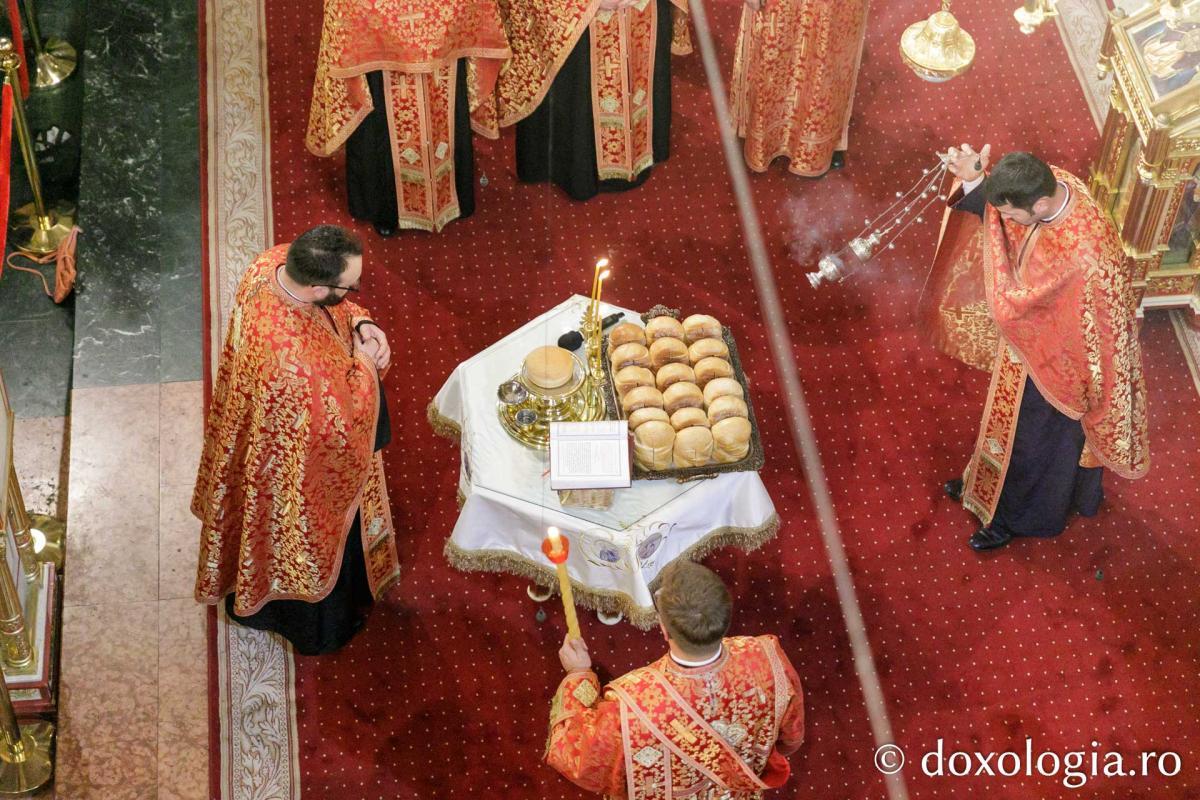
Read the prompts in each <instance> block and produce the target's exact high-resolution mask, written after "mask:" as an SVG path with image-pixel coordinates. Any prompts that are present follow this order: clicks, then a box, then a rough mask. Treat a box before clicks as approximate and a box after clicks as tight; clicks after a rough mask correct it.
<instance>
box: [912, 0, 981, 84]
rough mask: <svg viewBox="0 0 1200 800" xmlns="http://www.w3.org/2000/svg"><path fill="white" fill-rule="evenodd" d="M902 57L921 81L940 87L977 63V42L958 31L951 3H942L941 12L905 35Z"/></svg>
mask: <svg viewBox="0 0 1200 800" xmlns="http://www.w3.org/2000/svg"><path fill="white" fill-rule="evenodd" d="M900 54H901V56H903V58H904V63H906V64H908V66H909V68H910V69H912V71H913V72H915V73H917V75H918V76H919V77H920V78H922V79H923V80H927V81H930V82H932V83H940V82H942V81H948V80H950V79H951V78H953V77H954V76H956V75H961V74H962V73H964V72H966V71H967V69H968V68H969V67H970V66H971V62H972V61H974V60H975V40H974V39H972V38H971V35H970V34H969V33H967V32H966V31H964V30H963V29H962V28H961V27H959V24H958V20H957V19H955V18H954V15H953V14H951V13H950V3H949V2H948V0H943V2H942V9H941V10H940V11H936V12H934V13H933V14H932V15H931V16H930V17H929V19H927V20H924V21H922V22H915V23H913V24H912V25H909V26H908V28H907V29H906V30H905V31H904V34H903V35H902V36H901V37H900Z"/></svg>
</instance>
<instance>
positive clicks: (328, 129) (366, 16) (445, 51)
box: [305, 0, 509, 230]
mask: <svg viewBox="0 0 1200 800" xmlns="http://www.w3.org/2000/svg"><path fill="white" fill-rule="evenodd" d="M508 56H509V49H508V43H507V42H506V41H505V38H504V30H503V28H502V26H501V23H500V16H499V11H498V9H497V6H496V2H495V0H386V1H385V2H376V1H368V0H325V24H324V28H323V29H322V32H321V50H320V54H319V55H318V58H317V76H316V80H315V82H314V84H313V99H312V107H311V109H310V112H309V120H308V134H307V137H306V140H305V143H306V144H307V146H308V149H309V150H310V151H311V152H312V153H314V154H315V155H318V156H331V155H333V154H334V152H336V151H337V150H338V148H340V147H341V146H342V145H343V144H345V142H346V139H348V138H349V137H350V134H352V133H353V132H354V130H355V129H356V128H357V127H358V125H359V123H361V122H362V121H363V119H364V118H366V116H367V114H369V113H370V112H371V110H372V108H373V103H372V100H371V93H370V90H369V89H368V87H367V78H366V76H367V73H369V72H375V71H380V72H382V73H383V90H384V97H385V101H386V106H387V107H386V111H387V119H388V127H389V129H390V131H391V146H392V153H391V155H392V165H393V167H394V170H395V174H396V200H397V207H398V208H399V210H400V227H401V228H417V229H421V230H441V228H442V226H444V225H445V224H446V223H447V222H449V221H450V220H452V219H455V218H456V217H458V215H459V207H458V195H457V192H456V190H455V186H454V135H455V131H454V103H455V80H456V75H457V72H456V70H457V69H458V60H459V59H461V58H469V59H471V73H472V81H471V91H472V94H473V95H476V96H479V95H484V96H486V95H490V94H491V92H492V89H493V87H494V86H495V81H496V74H497V72H498V71H499V69H500V64H501V62H502V61H503V60H504V59H506V58H508Z"/></svg>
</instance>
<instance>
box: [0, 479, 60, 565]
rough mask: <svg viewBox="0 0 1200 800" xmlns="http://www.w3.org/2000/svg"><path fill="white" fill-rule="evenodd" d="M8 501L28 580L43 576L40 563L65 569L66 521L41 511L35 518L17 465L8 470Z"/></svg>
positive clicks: (12, 524)
mask: <svg viewBox="0 0 1200 800" xmlns="http://www.w3.org/2000/svg"><path fill="white" fill-rule="evenodd" d="M8 503H9V507H8V515H9V525H10V527H11V529H12V532H13V541H14V542H15V543H16V545H17V551H18V552H19V553H20V556H21V570H22V571H23V572H24V573H25V580H27V581H29V582H30V583H33V582H34V581H37V580H38V578H39V577H40V576H41V569H40V568H39V566H38V565H39V564H43V563H46V564H53V565H54V568H55V569H62V565H63V536H64V534H65V533H66V525H64V524H63V522H62V521H61V520H57V519H55V518H54V517H47V516H44V515H42V514H38V515H36V516H34V517H32V518H31V517H30V516H29V512H27V511H26V510H25V498H24V496H23V495H22V494H21V482H20V481H19V480H18V479H17V468H16V466H13V467H12V468H11V469H10V470H9V475H8Z"/></svg>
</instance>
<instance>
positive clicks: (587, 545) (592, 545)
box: [576, 533, 625, 570]
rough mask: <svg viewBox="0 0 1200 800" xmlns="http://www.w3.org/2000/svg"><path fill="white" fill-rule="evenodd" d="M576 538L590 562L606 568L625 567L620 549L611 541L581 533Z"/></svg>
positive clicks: (618, 568) (617, 568)
mask: <svg viewBox="0 0 1200 800" xmlns="http://www.w3.org/2000/svg"><path fill="white" fill-rule="evenodd" d="M576 539H577V540H579V541H580V543H581V544H582V545H583V553H584V556H585V557H586V558H587V560H588V561H589V562H590V563H592V564H595V565H596V566H598V567H607V568H608V569H615V570H624V569H625V564H624V561H625V559H624V558H623V557H622V555H621V550H620V548H618V547H617V546H616V545H614V544H613V543H612V542H610V541H608V540H607V539H601V538H599V537H596V536H588V535H587V534H582V533H581V534H579V535H578V536H577V537H576Z"/></svg>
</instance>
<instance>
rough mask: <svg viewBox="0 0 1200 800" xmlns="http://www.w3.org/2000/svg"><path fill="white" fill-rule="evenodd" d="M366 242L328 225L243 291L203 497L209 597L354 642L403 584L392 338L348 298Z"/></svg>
mask: <svg viewBox="0 0 1200 800" xmlns="http://www.w3.org/2000/svg"><path fill="white" fill-rule="evenodd" d="M361 276H362V244H361V242H359V240H358V238H357V237H356V236H355V235H354V234H353V233H351V232H350V231H347V230H345V229H343V228H339V227H337V226H333V225H321V226H319V227H316V228H313V229H312V230H310V231H307V232H306V233H304V234H301V235H300V236H299V237H298V238H297V239H296V241H295V242H293V243H292V244H290V245H287V244H281V245H278V246H277V247H273V248H271V249H270V250H268V251H266V252H265V253H263V254H262V255H260V256H259V257H258V258H257V259H256V260H255V262H254V263H253V264H251V265H250V268H249V270H247V272H246V274H245V276H243V278H242V280H241V283H240V284H239V286H238V290H237V295H236V299H235V304H234V308H233V312H232V315H231V317H230V320H229V331H228V333H227V335H226V337H225V345H224V347H223V348H222V350H221V355H220V360H219V362H218V366H217V378H216V382H215V383H214V385H213V392H212V400H211V405H210V407H209V412H208V418H207V420H206V422H205V426H204V449H203V453H202V456H201V460H200V472H199V476H198V477H197V480H196V489H195V493H194V495H193V497H192V513H194V514H195V515H196V516H197V517H198V518H199V519H200V521H201V523H202V531H201V538H200V562H199V567H198V574H197V578H196V599H197V600H199V601H200V602H202V603H213V604H215V603H218V602H221V601H222V600H225V602H226V608H227V610H228V613H229V614H230V616H231V618H232V619H234V620H235V621H237V622H240V623H241V624H243V625H247V626H249V627H254V628H258V629H262V630H270V631H274V632H276V633H279V634H280V635H282V636H283V637H284V638H286V639H287V640H288V641H290V642H291V643H292V645H293V646H294V647H295V649H296V651H297V652H300V653H304V654H316V653H323V652H330V651H332V650H336V649H338V648H339V647H341V646H342V645H343V644H345V643H346V641H348V640H349V639H350V637H351V636H353V635H354V633H355V632H356V631H357V630H358V629H359V627H360V626H361V625H362V622H363V619H364V611H365V610H366V609H367V608H369V606H370V605H371V603H372V602H373V601H374V599H375V598H377V597H379V596H380V595H381V594H382V593H383V592H384V591H385V590H386V589H387V588H388V587H389V586H391V585H392V584H393V583H395V582H396V581H397V580H398V578H399V576H400V569H399V565H398V562H397V558H396V544H395V541H394V538H393V532H392V520H391V511H390V509H389V506H388V498H387V490H386V487H385V486H384V478H383V460H382V458H381V457H380V454H379V450H380V449H381V448H382V447H383V446H384V445H385V444H386V443H387V440H388V438H389V436H390V428H389V425H388V417H387V406H386V405H385V404H384V402H383V401H384V397H383V389H382V384H381V383H380V377H379V376H380V374H381V372H382V371H383V370H386V368H387V366H388V363H389V361H390V359H391V352H390V350H389V348H388V344H387V337H386V336H385V335H384V334H383V331H381V330H380V329H379V327H378V326H377V325H376V324H375V323H374V322H372V320H371V317H370V315H369V314H368V313H367V312H366V310H364V309H363V308H361V307H360V306H358V305H355V304H354V303H353V302H351V301H349V300H348V299H347V296H348V294H349V293H351V292H356V291H358V287H359V281H360V279H361Z"/></svg>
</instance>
